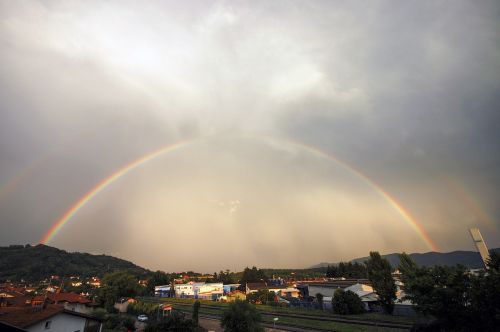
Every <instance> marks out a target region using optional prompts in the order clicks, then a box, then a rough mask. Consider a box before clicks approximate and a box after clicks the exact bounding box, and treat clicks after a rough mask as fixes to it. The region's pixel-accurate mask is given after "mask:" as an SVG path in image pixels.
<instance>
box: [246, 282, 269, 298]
mask: <svg viewBox="0 0 500 332" xmlns="http://www.w3.org/2000/svg"><path fill="white" fill-rule="evenodd" d="M245 288H246V294H247V295H248V294H251V293H256V292H258V291H259V290H261V289H267V284H266V283H265V282H248V283H247V284H246V286H245Z"/></svg>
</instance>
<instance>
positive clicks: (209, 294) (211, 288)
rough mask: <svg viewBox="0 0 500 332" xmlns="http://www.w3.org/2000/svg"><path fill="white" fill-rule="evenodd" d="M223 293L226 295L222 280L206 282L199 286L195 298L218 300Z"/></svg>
mask: <svg viewBox="0 0 500 332" xmlns="http://www.w3.org/2000/svg"><path fill="white" fill-rule="evenodd" d="M222 295H224V285H223V284H222V282H220V283H219V282H216V283H204V284H202V285H201V286H200V287H199V289H198V292H197V294H195V298H198V299H202V300H212V301H217V300H219V299H220V298H221V296H222Z"/></svg>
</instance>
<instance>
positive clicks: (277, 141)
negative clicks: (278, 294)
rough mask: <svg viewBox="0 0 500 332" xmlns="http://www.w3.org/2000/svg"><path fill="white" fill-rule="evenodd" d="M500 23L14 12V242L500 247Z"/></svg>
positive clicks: (2, 132)
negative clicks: (481, 242)
mask: <svg viewBox="0 0 500 332" xmlns="http://www.w3.org/2000/svg"><path fill="white" fill-rule="evenodd" d="M499 14H500V4H499V3H498V2H496V1H478V2H469V1H456V2H453V3H449V2H445V1H435V2H432V3H425V2H419V1H409V2H405V3H400V2H395V1H374V2H370V3H356V2H346V3H331V2H323V1H311V2H299V1H273V2H245V1H242V2H228V1H190V2H187V3H186V2H183V1H171V2H167V3H165V2H161V1H151V2H147V3H137V2H133V1H124V2H113V1H109V2H99V1H85V2H83V1H74V2H65V1H57V0H54V1H30V2H28V1H26V2H25V1H15V2H12V1H2V0H0V47H1V49H2V52H0V245H9V244H12V243H38V242H39V241H41V239H43V238H44V237H47V238H48V244H49V245H53V246H56V247H59V248H61V249H65V250H68V251H86V252H100V253H101V252H102V253H107V254H112V255H117V256H119V257H123V258H125V259H128V260H131V261H133V262H134V263H136V264H138V265H141V266H148V267H150V268H151V269H160V270H165V271H177V270H194V271H196V270H198V271H204V272H213V271H214V270H215V271H219V270H220V269H226V268H228V269H230V270H232V271H234V270H241V269H242V268H244V267H245V266H253V265H255V266H259V267H276V268H279V267H292V268H295V267H308V266H311V265H314V264H318V263H321V262H335V261H340V260H350V259H352V258H356V257H363V256H366V255H367V254H368V252H369V251H370V250H376V251H379V252H381V253H392V252H402V251H406V252H427V251H431V250H432V249H433V248H434V249H439V250H440V251H442V252H449V251H454V250H475V249H474V246H473V241H472V240H471V237H470V235H469V233H468V229H469V228H471V227H478V228H480V229H481V231H482V234H483V236H484V238H485V242H486V244H487V245H488V246H489V248H495V247H500V231H499V226H500V222H499V219H500V205H499V203H498V197H499V194H500V173H499V169H500V154H499V153H498V151H500V146H499V142H500V127H499V125H500V112H499V111H498V110H499V106H500V94H499V93H498V92H499V91H500V43H498V36H499V35H500V23H499V20H498V17H499ZM161 149H164V151H163V150H161ZM155 151H156V152H158V151H160V152H161V153H160V152H158V154H157V155H154V153H155ZM152 154H153V155H154V157H151V156H152ZM148 156H150V157H148ZM127 167H128V168H127ZM86 195H87V196H86ZM79 202H80V203H79ZM71 208H73V210H70V209H71ZM65 214H66V217H64V216H65ZM58 221H59V222H60V223H61V224H64V225H63V226H62V227H60V230H59V231H58V232H57V233H55V232H53V233H50V232H49V230H51V229H55V228H57V227H55V226H54V225H55V224H56V223H57V222H58ZM50 234H52V235H53V236H51V237H50V236H49V235H50ZM48 236H49V237H48Z"/></svg>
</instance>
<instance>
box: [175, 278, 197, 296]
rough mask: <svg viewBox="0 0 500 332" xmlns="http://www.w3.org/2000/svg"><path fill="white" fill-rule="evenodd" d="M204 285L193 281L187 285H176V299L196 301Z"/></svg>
mask: <svg viewBox="0 0 500 332" xmlns="http://www.w3.org/2000/svg"><path fill="white" fill-rule="evenodd" d="M202 285H203V283H200V282H198V283H196V282H192V281H191V282H188V283H187V284H176V285H174V291H175V297H179V298H191V299H194V298H196V297H195V296H196V295H198V291H199V289H200V287H201V286H202Z"/></svg>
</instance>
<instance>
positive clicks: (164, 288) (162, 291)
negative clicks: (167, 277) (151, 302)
mask: <svg viewBox="0 0 500 332" xmlns="http://www.w3.org/2000/svg"><path fill="white" fill-rule="evenodd" d="M170 291H171V286H170V285H159V286H155V296H157V297H170Z"/></svg>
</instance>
